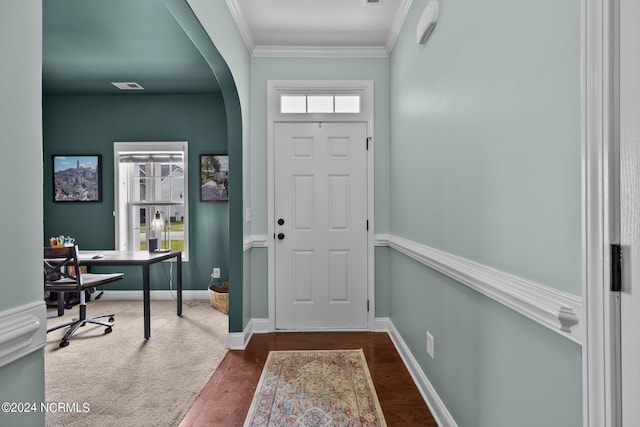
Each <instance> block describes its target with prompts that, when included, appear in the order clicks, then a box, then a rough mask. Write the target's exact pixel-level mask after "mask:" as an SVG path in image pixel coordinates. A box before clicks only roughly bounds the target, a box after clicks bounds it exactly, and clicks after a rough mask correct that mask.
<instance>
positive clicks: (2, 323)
mask: <svg viewBox="0 0 640 427" xmlns="http://www.w3.org/2000/svg"><path fill="white" fill-rule="evenodd" d="M46 337H47V306H46V305H45V303H44V300H40V301H34V302H32V303H29V304H25V305H21V306H19V307H14V308H10V309H8V310H5V311H2V312H0V367H2V366H5V365H8V364H9V363H11V362H13V361H15V360H18V359H20V358H21V357H24V356H26V355H27V354H29V353H31V352H33V351H35V350H38V349H40V348H42V347H44V345H45V344H46V342H47V338H46Z"/></svg>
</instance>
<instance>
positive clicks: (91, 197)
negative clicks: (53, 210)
mask: <svg viewBox="0 0 640 427" xmlns="http://www.w3.org/2000/svg"><path fill="white" fill-rule="evenodd" d="M101 161H102V157H101V155H100V154H89V155H75V154H69V155H66V154H54V155H53V156H52V165H53V168H52V169H53V201H54V202H100V201H102V188H101V187H102V185H101V184H102V183H101V174H102V168H101V166H102V165H101Z"/></svg>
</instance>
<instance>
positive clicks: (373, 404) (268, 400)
mask: <svg viewBox="0 0 640 427" xmlns="http://www.w3.org/2000/svg"><path fill="white" fill-rule="evenodd" d="M244 425H245V427H248V426H252V427H259V426H305V427H320V426H353V427H356V426H367V427H374V426H380V427H383V426H386V425H387V424H386V422H385V420H384V416H383V414H382V410H381V409H380V403H379V402H378V397H377V396H376V391H375V388H374V387H373V382H372V381H371V375H370V374H369V368H368V367H367V362H366V360H365V358H364V353H363V351H362V349H360V350H324V351H320V350H317V351H272V352H270V353H269V356H268V357H267V362H266V363H265V366H264V370H263V372H262V377H261V378H260V382H259V383H258V387H257V388H256V392H255V394H254V396H253V401H252V402H251V407H250V408H249V413H248V414H247V418H246V419H245V422H244Z"/></svg>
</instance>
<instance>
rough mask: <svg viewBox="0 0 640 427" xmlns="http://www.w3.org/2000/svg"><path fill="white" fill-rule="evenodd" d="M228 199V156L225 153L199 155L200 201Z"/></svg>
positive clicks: (224, 200)
mask: <svg viewBox="0 0 640 427" xmlns="http://www.w3.org/2000/svg"><path fill="white" fill-rule="evenodd" d="M228 200H229V156H228V155H226V154H201V155H200V201H201V202H226V201H228Z"/></svg>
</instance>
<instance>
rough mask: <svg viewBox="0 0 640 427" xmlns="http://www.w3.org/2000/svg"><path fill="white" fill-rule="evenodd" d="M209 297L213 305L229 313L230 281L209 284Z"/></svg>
mask: <svg viewBox="0 0 640 427" xmlns="http://www.w3.org/2000/svg"><path fill="white" fill-rule="evenodd" d="M209 298H210V299H211V307H213V308H215V309H216V310H218V311H220V312H222V313H224V314H229V282H222V284H220V285H211V286H209Z"/></svg>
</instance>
